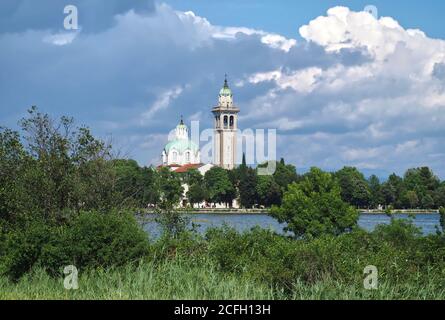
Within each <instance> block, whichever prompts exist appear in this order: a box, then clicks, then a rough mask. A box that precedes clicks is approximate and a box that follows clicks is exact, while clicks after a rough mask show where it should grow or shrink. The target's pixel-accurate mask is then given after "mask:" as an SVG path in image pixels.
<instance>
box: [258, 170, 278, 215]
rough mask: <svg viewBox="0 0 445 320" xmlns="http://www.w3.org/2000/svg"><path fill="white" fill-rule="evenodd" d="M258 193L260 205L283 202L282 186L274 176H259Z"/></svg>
mask: <svg viewBox="0 0 445 320" xmlns="http://www.w3.org/2000/svg"><path fill="white" fill-rule="evenodd" d="M256 193H257V195H258V204H260V205H263V206H265V207H271V206H272V205H279V204H280V203H281V188H280V186H279V185H278V184H277V183H276V182H275V179H274V177H273V176H258V181H257V185H256Z"/></svg>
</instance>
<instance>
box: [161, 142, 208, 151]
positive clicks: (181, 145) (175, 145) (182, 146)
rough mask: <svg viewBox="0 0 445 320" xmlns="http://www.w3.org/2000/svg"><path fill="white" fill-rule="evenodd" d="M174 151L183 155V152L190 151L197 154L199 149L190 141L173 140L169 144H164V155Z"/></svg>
mask: <svg viewBox="0 0 445 320" xmlns="http://www.w3.org/2000/svg"><path fill="white" fill-rule="evenodd" d="M172 149H175V150H176V151H178V152H179V153H183V152H184V151H186V150H187V149H188V150H191V151H192V152H193V153H196V152H198V150H199V148H198V146H197V145H196V143H194V142H193V141H191V140H188V139H181V140H177V139H176V140H173V141H170V142H169V143H167V144H166V146H165V148H164V150H165V152H166V153H169V152H170V150H172Z"/></svg>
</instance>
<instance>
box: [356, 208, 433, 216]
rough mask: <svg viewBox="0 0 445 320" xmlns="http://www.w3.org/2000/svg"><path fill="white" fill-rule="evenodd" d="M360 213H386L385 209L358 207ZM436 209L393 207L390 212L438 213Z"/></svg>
mask: <svg viewBox="0 0 445 320" xmlns="http://www.w3.org/2000/svg"><path fill="white" fill-rule="evenodd" d="M359 212H360V214H386V212H385V210H377V209H359ZM438 213H439V210H437V209H394V210H391V214H408V215H410V214H416V215H417V214H438Z"/></svg>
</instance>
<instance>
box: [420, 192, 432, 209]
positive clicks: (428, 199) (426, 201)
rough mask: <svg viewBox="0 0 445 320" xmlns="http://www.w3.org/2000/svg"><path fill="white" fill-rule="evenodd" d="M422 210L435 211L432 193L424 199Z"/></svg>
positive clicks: (427, 194)
mask: <svg viewBox="0 0 445 320" xmlns="http://www.w3.org/2000/svg"><path fill="white" fill-rule="evenodd" d="M421 205H422V209H434V207H435V205H434V199H433V197H432V196H431V194H430V193H426V194H425V195H424V196H423V198H422V202H421Z"/></svg>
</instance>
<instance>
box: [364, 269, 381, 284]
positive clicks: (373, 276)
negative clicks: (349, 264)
mask: <svg viewBox="0 0 445 320" xmlns="http://www.w3.org/2000/svg"><path fill="white" fill-rule="evenodd" d="M363 274H364V275H365V279H364V280H363V287H364V288H365V289H366V290H377V289H378V288H379V279H378V278H379V272H378V270H377V267H376V266H373V265H369V266H366V267H365V269H363Z"/></svg>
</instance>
